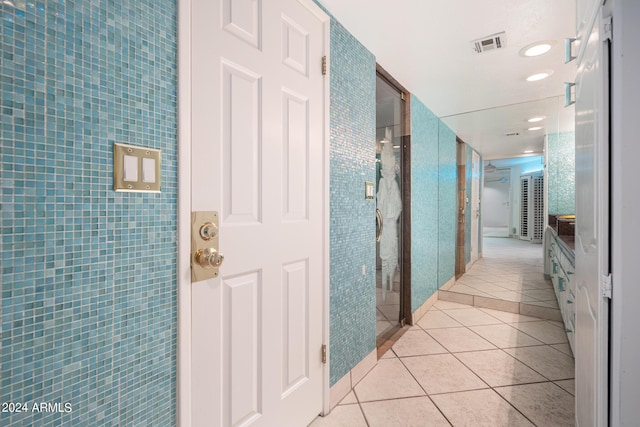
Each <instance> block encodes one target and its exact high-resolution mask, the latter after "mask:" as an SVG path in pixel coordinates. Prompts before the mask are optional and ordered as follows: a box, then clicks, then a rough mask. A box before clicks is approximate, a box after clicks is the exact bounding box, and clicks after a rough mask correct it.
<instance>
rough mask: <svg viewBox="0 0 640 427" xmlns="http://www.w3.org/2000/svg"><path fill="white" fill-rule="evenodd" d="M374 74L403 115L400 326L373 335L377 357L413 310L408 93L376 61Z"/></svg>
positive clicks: (411, 320)
mask: <svg viewBox="0 0 640 427" xmlns="http://www.w3.org/2000/svg"><path fill="white" fill-rule="evenodd" d="M376 75H378V76H379V77H380V78H382V80H384V81H385V82H386V83H388V84H389V85H391V86H393V87H394V88H395V89H396V90H397V91H398V92H399V93H400V95H401V99H402V101H403V102H404V108H403V112H402V116H403V117H402V118H401V120H402V135H401V141H402V142H401V156H400V159H401V168H400V180H401V183H402V188H401V193H402V195H401V197H402V213H401V214H400V232H401V233H402V234H401V235H402V247H401V248H400V251H401V260H402V262H401V263H400V286H401V287H402V290H401V301H400V313H398V314H399V320H400V328H399V329H394V330H392V331H391V333H387V334H382V335H381V336H380V337H376V347H377V348H378V357H380V356H381V355H382V354H383V353H384V352H385V351H386V350H387V349H388V347H390V345H391V344H392V343H393V342H394V341H395V340H396V339H397V338H399V333H400V332H402V331H403V327H404V325H405V324H408V325H413V313H412V311H411V94H410V92H409V91H408V90H407V89H406V88H405V87H404V86H402V85H401V84H400V83H399V82H398V81H397V80H396V79H394V78H393V77H392V76H391V75H390V74H389V73H388V72H387V71H386V70H385V69H384V68H382V67H381V66H380V64H378V63H376Z"/></svg>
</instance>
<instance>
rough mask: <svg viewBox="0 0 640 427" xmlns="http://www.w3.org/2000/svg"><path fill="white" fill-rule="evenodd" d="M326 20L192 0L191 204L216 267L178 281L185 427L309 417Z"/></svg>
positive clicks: (273, 1) (287, 10) (267, 4)
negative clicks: (186, 287) (185, 369)
mask: <svg viewBox="0 0 640 427" xmlns="http://www.w3.org/2000/svg"><path fill="white" fill-rule="evenodd" d="M325 20H326V15H324V13H322V12H321V11H320V10H319V8H318V7H317V6H316V5H315V4H312V3H311V2H308V1H304V0H301V1H298V0H268V1H261V0H193V1H192V14H191V43H192V51H191V58H192V60H191V70H192V76H191V84H192V88H191V92H192V93H191V98H192V105H191V110H192V115H191V126H192V141H191V171H192V176H191V182H192V184H191V200H192V210H193V211H217V212H218V218H219V239H220V248H219V249H220V251H221V252H222V253H223V254H224V256H225V259H224V263H223V264H222V266H221V268H220V274H219V276H218V277H216V278H212V279H208V280H204V281H199V282H194V283H193V284H192V300H191V307H192V330H191V342H192V347H191V370H192V375H191V384H192V387H191V399H192V401H191V406H192V425H193V426H197V427H200V426H224V427H227V426H249V425H250V426H265V427H270V426H302V425H307V424H308V423H310V422H311V421H312V420H313V419H314V417H316V416H317V415H318V414H319V413H320V412H321V410H322V404H323V400H322V396H323V365H322V360H321V347H322V338H323V336H322V333H323V325H322V319H323V304H322V301H323V277H324V272H323V265H324V258H323V257H324V250H323V247H324V238H323V236H324V231H323V230H324V227H325V221H326V217H325V214H324V212H325V209H324V200H325V197H324V194H325V176H324V166H323V161H324V160H323V159H324V147H325V132H324V120H325V104H324V102H325V92H324V77H323V76H322V70H321V62H322V61H321V58H322V55H323V53H324V51H325V45H324V44H325V33H324V31H325V29H326V26H325V24H324V22H323V21H325Z"/></svg>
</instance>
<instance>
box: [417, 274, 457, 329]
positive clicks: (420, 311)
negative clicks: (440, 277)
mask: <svg viewBox="0 0 640 427" xmlns="http://www.w3.org/2000/svg"><path fill="white" fill-rule="evenodd" d="M447 283H448V282H447ZM436 301H438V292H435V293H434V294H433V295H431V296H430V297H429V298H428V299H427V300H426V301H425V302H424V303H423V304H422V305H421V306H420V307H419V308H418V309H417V310H416V311H414V312H413V324H414V325H415V324H416V323H418V320H420V319H421V318H422V316H424V315H425V313H426V312H427V311H429V309H430V308H431V306H432V305H433V304H435V303H436Z"/></svg>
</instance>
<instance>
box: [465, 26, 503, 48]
mask: <svg viewBox="0 0 640 427" xmlns="http://www.w3.org/2000/svg"><path fill="white" fill-rule="evenodd" d="M506 42H507V34H506V33H505V32H504V31H503V32H501V33H498V34H493V35H491V36H486V37H483V38H481V39H478V40H474V41H472V42H471V44H472V45H473V50H474V51H475V52H476V53H482V52H486V51H489V50H496V49H502V48H503V47H505V46H506Z"/></svg>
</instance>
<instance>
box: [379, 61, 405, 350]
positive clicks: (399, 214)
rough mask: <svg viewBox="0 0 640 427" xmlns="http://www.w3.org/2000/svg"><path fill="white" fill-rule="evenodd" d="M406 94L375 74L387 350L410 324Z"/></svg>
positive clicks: (382, 323)
mask: <svg viewBox="0 0 640 427" xmlns="http://www.w3.org/2000/svg"><path fill="white" fill-rule="evenodd" d="M409 129H410V124H409V94H408V92H407V91H406V90H405V89H404V88H403V87H402V86H401V85H399V84H398V82H397V81H395V80H394V79H393V78H392V77H391V76H389V74H388V73H386V72H385V71H384V69H382V67H380V66H377V73H376V141H375V144H376V180H375V186H374V188H375V199H376V242H375V244H376V344H377V347H378V354H381V352H384V349H386V348H387V347H390V345H391V343H392V342H393V341H394V339H395V338H394V337H396V338H397V334H398V332H399V331H400V330H401V329H402V328H403V327H404V325H405V324H406V323H409V324H411V323H412V322H411V290H410V274H411V271H410V250H411V249H410V235H411V234H410V209H409V206H410V204H409V202H408V200H409V190H410V182H409V177H410V175H409V173H410V171H409V155H410V154H409V149H410V148H409V135H408V130H409Z"/></svg>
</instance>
